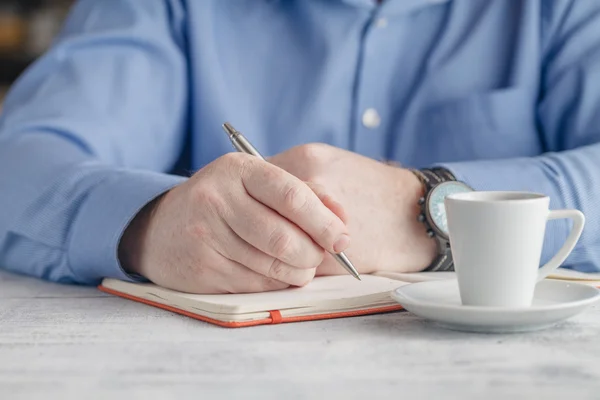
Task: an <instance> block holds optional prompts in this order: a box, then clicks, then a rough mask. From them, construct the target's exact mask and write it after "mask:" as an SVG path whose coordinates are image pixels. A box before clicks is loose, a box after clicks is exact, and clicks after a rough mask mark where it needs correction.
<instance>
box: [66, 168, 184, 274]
mask: <svg viewBox="0 0 600 400" xmlns="http://www.w3.org/2000/svg"><path fill="white" fill-rule="evenodd" d="M108 174H109V176H107V178H106V179H104V180H102V181H101V183H100V184H98V186H96V187H95V188H94V189H92V191H91V192H90V194H89V195H88V197H87V198H86V200H85V201H84V202H83V204H82V205H81V208H80V210H79V212H78V214H77V217H76V219H75V221H74V223H73V227H72V232H71V240H70V244H69V251H68V254H69V264H70V265H71V267H72V269H73V273H74V274H75V275H76V276H77V277H78V278H79V279H80V281H82V282H84V283H88V284H99V283H100V282H101V280H102V279H103V278H115V279H121V280H125V281H130V282H139V281H142V280H143V278H141V277H139V276H136V275H131V274H128V273H126V272H125V271H124V270H123V268H122V266H121V263H120V262H119V259H118V247H119V242H120V240H121V236H122V235H123V232H124V231H125V229H126V228H127V226H128V225H129V222H130V221H131V220H132V219H133V218H134V217H135V215H136V214H137V213H138V211H139V210H141V209H142V208H143V207H144V206H145V205H146V204H148V203H149V202H150V201H152V200H153V199H155V198H156V197H158V196H159V195H161V194H162V193H164V192H166V191H168V190H169V189H171V188H172V187H174V186H176V185H177V184H179V183H181V182H183V181H185V180H186V178H184V177H180V176H175V175H167V174H161V173H155V172H147V171H123V170H119V171H110V172H109V173H108Z"/></svg>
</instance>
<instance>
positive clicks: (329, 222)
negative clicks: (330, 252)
mask: <svg viewBox="0 0 600 400" xmlns="http://www.w3.org/2000/svg"><path fill="white" fill-rule="evenodd" d="M335 228H336V223H335V219H333V218H326V219H325V220H324V221H323V226H322V227H321V231H320V232H319V236H320V237H321V238H322V239H323V240H325V241H331V240H333V238H334V236H337V232H336V229H335ZM332 244H333V243H332Z"/></svg>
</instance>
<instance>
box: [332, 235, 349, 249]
mask: <svg viewBox="0 0 600 400" xmlns="http://www.w3.org/2000/svg"><path fill="white" fill-rule="evenodd" d="M349 244H350V236H348V235H346V234H345V233H344V234H343V235H342V236H340V237H339V238H338V240H336V241H335V243H334V244H333V251H335V252H336V253H341V252H342V251H344V250H345V249H346V247H348V245H349Z"/></svg>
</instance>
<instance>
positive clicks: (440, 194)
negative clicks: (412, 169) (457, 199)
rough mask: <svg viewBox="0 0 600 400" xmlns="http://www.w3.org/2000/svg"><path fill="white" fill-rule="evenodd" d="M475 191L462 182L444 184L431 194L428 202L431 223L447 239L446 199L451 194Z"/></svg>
mask: <svg viewBox="0 0 600 400" xmlns="http://www.w3.org/2000/svg"><path fill="white" fill-rule="evenodd" d="M472 191H473V189H471V188H470V187H468V186H467V185H465V184H464V183H461V182H455V181H451V182H444V183H441V184H439V185H437V186H436V187H434V188H433V190H432V191H431V192H430V193H429V199H428V202H427V208H428V210H427V211H428V214H429V217H430V219H431V222H433V224H434V225H435V227H436V228H437V229H438V230H439V231H440V232H442V233H443V234H444V235H446V237H447V236H448V222H447V219H446V207H445V206H444V198H445V197H446V196H448V195H449V194H453V193H461V192H472Z"/></svg>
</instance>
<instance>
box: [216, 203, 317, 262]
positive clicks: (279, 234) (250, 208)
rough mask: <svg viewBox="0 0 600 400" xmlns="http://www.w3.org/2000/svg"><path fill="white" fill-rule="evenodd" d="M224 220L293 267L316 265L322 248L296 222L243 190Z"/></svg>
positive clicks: (236, 231)
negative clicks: (292, 221) (242, 193)
mask: <svg viewBox="0 0 600 400" xmlns="http://www.w3.org/2000/svg"><path fill="white" fill-rule="evenodd" d="M230 207H231V212H230V213H227V214H225V215H224V216H223V219H224V220H225V223H226V224H227V225H229V226H230V227H231V229H232V230H233V231H234V232H235V233H236V234H237V235H238V236H239V237H240V238H242V239H243V240H244V241H245V242H247V243H249V244H250V245H252V246H253V247H255V248H257V249H258V250H260V251H262V252H263V253H266V254H267V255H269V256H271V257H273V258H276V259H279V260H281V261H283V262H284V263H285V264H288V265H291V266H293V267H296V268H305V269H310V268H316V267H317V266H318V265H319V264H320V263H321V261H323V256H324V251H323V249H322V248H321V247H319V246H318V245H317V244H316V243H315V242H313V240H312V239H311V238H310V237H309V236H308V235H307V234H306V233H305V232H303V231H302V230H301V229H300V228H298V227H297V226H296V225H294V224H293V223H291V222H290V221H288V220H287V219H285V218H284V217H282V216H281V215H279V214H278V213H276V212H275V211H273V210H271V209H270V208H269V207H267V206H265V205H264V204H261V203H259V202H258V201H256V200H254V199H253V198H252V197H250V196H248V195H247V194H244V195H241V196H240V199H239V200H236V201H233V202H231V204H230Z"/></svg>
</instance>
